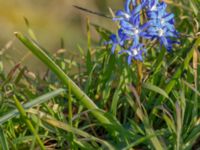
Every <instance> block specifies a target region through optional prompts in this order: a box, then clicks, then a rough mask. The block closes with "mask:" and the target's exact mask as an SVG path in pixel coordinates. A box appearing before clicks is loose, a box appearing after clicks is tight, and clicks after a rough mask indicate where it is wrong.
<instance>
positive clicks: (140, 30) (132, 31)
mask: <svg viewBox="0 0 200 150" xmlns="http://www.w3.org/2000/svg"><path fill="white" fill-rule="evenodd" d="M120 26H121V29H122V30H123V31H124V33H125V34H127V36H129V37H130V38H131V39H133V41H134V42H135V43H139V39H140V37H144V36H145V35H146V34H147V33H146V31H145V29H147V27H148V26H150V22H147V23H145V24H143V25H141V21H140V15H136V16H132V17H131V18H130V21H129V22H127V21H124V20H122V21H120Z"/></svg>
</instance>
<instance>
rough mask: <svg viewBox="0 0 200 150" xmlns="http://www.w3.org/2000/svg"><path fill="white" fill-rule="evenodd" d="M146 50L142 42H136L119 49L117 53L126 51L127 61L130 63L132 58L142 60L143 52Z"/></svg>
mask: <svg viewBox="0 0 200 150" xmlns="http://www.w3.org/2000/svg"><path fill="white" fill-rule="evenodd" d="M144 52H146V49H145V48H144V45H143V44H136V43H133V45H132V46H131V47H130V48H129V49H128V50H121V51H120V52H119V54H122V53H126V54H128V57H127V62H128V64H129V65H130V64H131V62H132V60H140V61H143V57H142V55H143V53H144Z"/></svg>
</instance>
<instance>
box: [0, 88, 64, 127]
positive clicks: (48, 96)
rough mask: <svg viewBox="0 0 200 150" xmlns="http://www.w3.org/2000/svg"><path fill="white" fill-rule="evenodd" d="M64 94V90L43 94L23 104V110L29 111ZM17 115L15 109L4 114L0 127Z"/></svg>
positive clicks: (0, 120)
mask: <svg viewBox="0 0 200 150" xmlns="http://www.w3.org/2000/svg"><path fill="white" fill-rule="evenodd" d="M63 92H65V89H58V90H55V91H52V92H49V93H47V94H44V95H42V96H39V97H37V98H35V99H33V100H31V101H30V102H28V103H26V104H23V108H24V109H29V108H32V107H34V106H36V105H39V104H41V103H44V102H46V101H48V100H50V99H52V98H54V97H55V96H58V95H60V94H61V93H63ZM17 115H19V111H18V110H17V109H14V110H12V111H10V112H8V113H7V114H5V115H4V116H2V117H0V125H1V124H3V123H5V122H6V121H8V120H10V119H12V118H13V117H15V116H17Z"/></svg>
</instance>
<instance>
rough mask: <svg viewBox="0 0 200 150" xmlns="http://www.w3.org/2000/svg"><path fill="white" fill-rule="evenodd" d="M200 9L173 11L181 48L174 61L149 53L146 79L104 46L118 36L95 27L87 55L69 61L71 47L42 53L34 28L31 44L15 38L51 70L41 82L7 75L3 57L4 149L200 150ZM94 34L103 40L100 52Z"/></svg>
mask: <svg viewBox="0 0 200 150" xmlns="http://www.w3.org/2000/svg"><path fill="white" fill-rule="evenodd" d="M168 2H169V4H170V1H168ZM182 6H184V8H183V7H182ZM198 6H199V3H198V2H196V1H191V2H184V1H180V0H179V1H178V0H177V1H175V2H174V3H173V4H171V5H170V8H171V9H172V11H174V12H175V15H176V22H177V30H178V31H180V32H181V37H180V40H181V44H180V45H178V46H176V47H175V50H174V51H173V52H172V53H167V52H166V51H165V50H164V49H162V50H160V49H159V48H157V47H153V48H151V49H149V51H148V54H147V56H148V57H147V58H146V60H145V61H144V63H143V68H142V70H140V73H139V74H138V68H137V67H138V66H139V65H138V66H137V63H138V62H134V63H133V64H132V65H128V64H127V63H126V61H125V60H124V58H123V57H122V56H119V55H115V54H111V52H110V46H105V45H104V44H103V43H104V42H105V41H106V40H107V39H108V37H109V35H110V32H109V31H108V30H107V29H105V28H103V27H101V26H100V25H94V24H92V23H90V22H92V21H89V20H88V24H87V27H86V30H87V47H86V48H81V47H79V48H77V49H78V50H77V52H78V51H79V53H78V54H77V53H76V54H74V53H73V55H71V56H67V57H66V55H68V54H69V52H68V51H66V50H65V46H66V45H62V46H63V47H62V49H60V50H59V51H57V52H56V53H55V54H50V53H49V51H48V50H46V49H44V48H42V46H41V44H40V41H39V40H38V39H37V34H35V33H34V32H33V30H32V28H30V26H29V24H28V21H27V20H26V24H27V26H28V31H27V33H28V36H26V35H24V34H22V33H21V32H15V36H16V39H15V40H18V41H20V42H21V43H22V45H23V46H24V47H25V48H26V49H27V50H28V52H29V53H30V54H33V56H34V57H35V58H37V60H40V62H41V63H43V64H44V65H45V66H46V67H47V68H48V69H47V70H45V71H44V72H45V73H44V74H43V75H37V74H36V73H34V72H31V71H30V70H29V69H28V68H27V67H25V66H24V65H22V64H16V65H15V66H14V67H13V68H12V69H11V70H10V71H9V73H7V71H5V67H4V66H5V64H4V62H2V61H1V58H3V57H5V53H1V54H0V63H1V66H0V83H1V84H0V149H3V150H8V149H13V150H21V149H24V150H26V149H32V150H33V149H39V148H40V149H50V148H51V149H85V150H88V149H110V150H115V149H119V150H121V149H123V150H129V149H156V150H162V149H163V150H165V149H170V150H174V149H176V150H190V149H197V148H199V147H200V145H199V144H198V142H199V137H200V117H199V116H200V114H199V110H200V109H199V100H200V98H199V97H200V92H199V91H200V83H199V81H200V75H199V73H200V67H199V62H200V59H199V58H200V55H199V47H200V37H199V35H200V34H199V32H200V28H199V18H200V17H199V10H198V9H196V7H198ZM186 9H187V10H192V11H186ZM91 29H95V30H96V31H97V32H98V33H99V34H100V36H101V40H100V42H99V45H98V46H96V47H93V46H92V44H91V43H92V39H91ZM13 46H14V45H13ZM45 47H46V46H45ZM8 48H9V47H8ZM66 48H67V46H66ZM158 51H160V52H159V53H158ZM74 57H76V58H74ZM22 59H23V58H22ZM140 77H143V78H141V83H140V82H139V84H138V78H140ZM138 86H139V88H138Z"/></svg>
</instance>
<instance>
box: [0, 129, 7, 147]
mask: <svg viewBox="0 0 200 150" xmlns="http://www.w3.org/2000/svg"><path fill="white" fill-rule="evenodd" d="M0 143H1V144H0V149H1V148H2V150H9V147H8V142H7V139H6V137H5V134H4V131H3V129H2V127H1V126H0Z"/></svg>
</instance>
